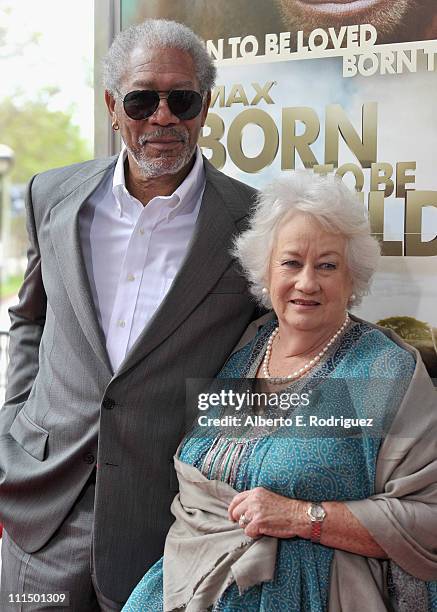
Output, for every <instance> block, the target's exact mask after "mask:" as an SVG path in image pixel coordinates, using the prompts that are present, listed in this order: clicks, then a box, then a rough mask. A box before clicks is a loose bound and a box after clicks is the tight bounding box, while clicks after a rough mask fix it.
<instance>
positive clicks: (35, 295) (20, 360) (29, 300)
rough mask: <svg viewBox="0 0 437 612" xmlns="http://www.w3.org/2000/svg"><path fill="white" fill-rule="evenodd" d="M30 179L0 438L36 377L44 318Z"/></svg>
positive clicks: (44, 306) (1, 414)
mask: <svg viewBox="0 0 437 612" xmlns="http://www.w3.org/2000/svg"><path fill="white" fill-rule="evenodd" d="M33 180H34V179H32V180H31V181H30V183H29V186H28V190H27V194H26V214H27V232H28V236H29V247H28V251H27V268H26V272H25V275H24V281H23V284H22V286H21V289H20V292H19V303H18V304H17V305H16V306H13V307H12V308H10V309H9V315H10V318H11V328H10V343H9V367H8V385H7V389H6V402H5V404H4V406H3V408H2V409H1V410H0V434H6V433H8V431H9V429H10V426H11V424H12V422H13V420H14V419H15V417H16V415H17V413H18V412H19V410H20V409H21V407H22V405H23V404H24V402H25V401H26V399H27V398H28V396H29V393H30V390H31V388H32V385H33V381H34V380H35V377H36V375H37V373H38V353H39V344H40V341H41V335H42V332H43V329H44V323H45V316H46V304H47V299H46V294H45V290H44V286H43V282H42V276H41V256H40V251H39V245H38V237H37V232H36V225H35V218H34V213H33V205H32V184H33Z"/></svg>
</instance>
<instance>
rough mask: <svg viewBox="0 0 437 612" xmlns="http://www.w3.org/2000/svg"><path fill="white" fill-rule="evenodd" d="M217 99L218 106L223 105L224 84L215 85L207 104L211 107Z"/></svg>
mask: <svg viewBox="0 0 437 612" xmlns="http://www.w3.org/2000/svg"><path fill="white" fill-rule="evenodd" d="M217 100H218V101H219V106H221V107H223V106H224V105H225V86H224V85H216V87H214V89H213V90H212V94H211V104H210V105H209V107H210V108H212V107H213V106H214V105H215V103H216V102H217Z"/></svg>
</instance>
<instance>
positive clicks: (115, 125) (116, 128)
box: [112, 120, 120, 132]
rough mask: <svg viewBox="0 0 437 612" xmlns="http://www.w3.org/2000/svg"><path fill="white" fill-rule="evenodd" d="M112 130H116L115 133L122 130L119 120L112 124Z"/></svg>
mask: <svg viewBox="0 0 437 612" xmlns="http://www.w3.org/2000/svg"><path fill="white" fill-rule="evenodd" d="M112 129H113V130H114V132H116V131H117V130H119V129H120V126H119V125H118V123H117V120H115V121H113V122H112Z"/></svg>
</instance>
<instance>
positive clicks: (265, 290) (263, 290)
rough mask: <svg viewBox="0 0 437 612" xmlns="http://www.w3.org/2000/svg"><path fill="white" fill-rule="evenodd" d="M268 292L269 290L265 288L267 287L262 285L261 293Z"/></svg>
mask: <svg viewBox="0 0 437 612" xmlns="http://www.w3.org/2000/svg"><path fill="white" fill-rule="evenodd" d="M268 292H269V290H268V289H267V287H263V288H262V293H263V295H267V294H268Z"/></svg>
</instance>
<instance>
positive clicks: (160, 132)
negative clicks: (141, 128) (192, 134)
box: [138, 127, 188, 146]
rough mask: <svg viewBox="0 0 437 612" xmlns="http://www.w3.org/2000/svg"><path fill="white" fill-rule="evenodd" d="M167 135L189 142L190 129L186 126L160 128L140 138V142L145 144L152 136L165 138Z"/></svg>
mask: <svg viewBox="0 0 437 612" xmlns="http://www.w3.org/2000/svg"><path fill="white" fill-rule="evenodd" d="M167 136H173V137H174V138H179V139H180V140H181V141H182V142H183V143H184V144H186V143H187V142H188V130H187V129H186V128H184V127H181V128H179V129H177V128H172V127H169V128H158V129H156V130H154V131H153V132H147V134H143V135H142V136H140V137H139V138H138V144H139V145H140V146H141V145H144V144H146V142H147V141H148V140H149V139H150V138H165V137H167Z"/></svg>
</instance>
